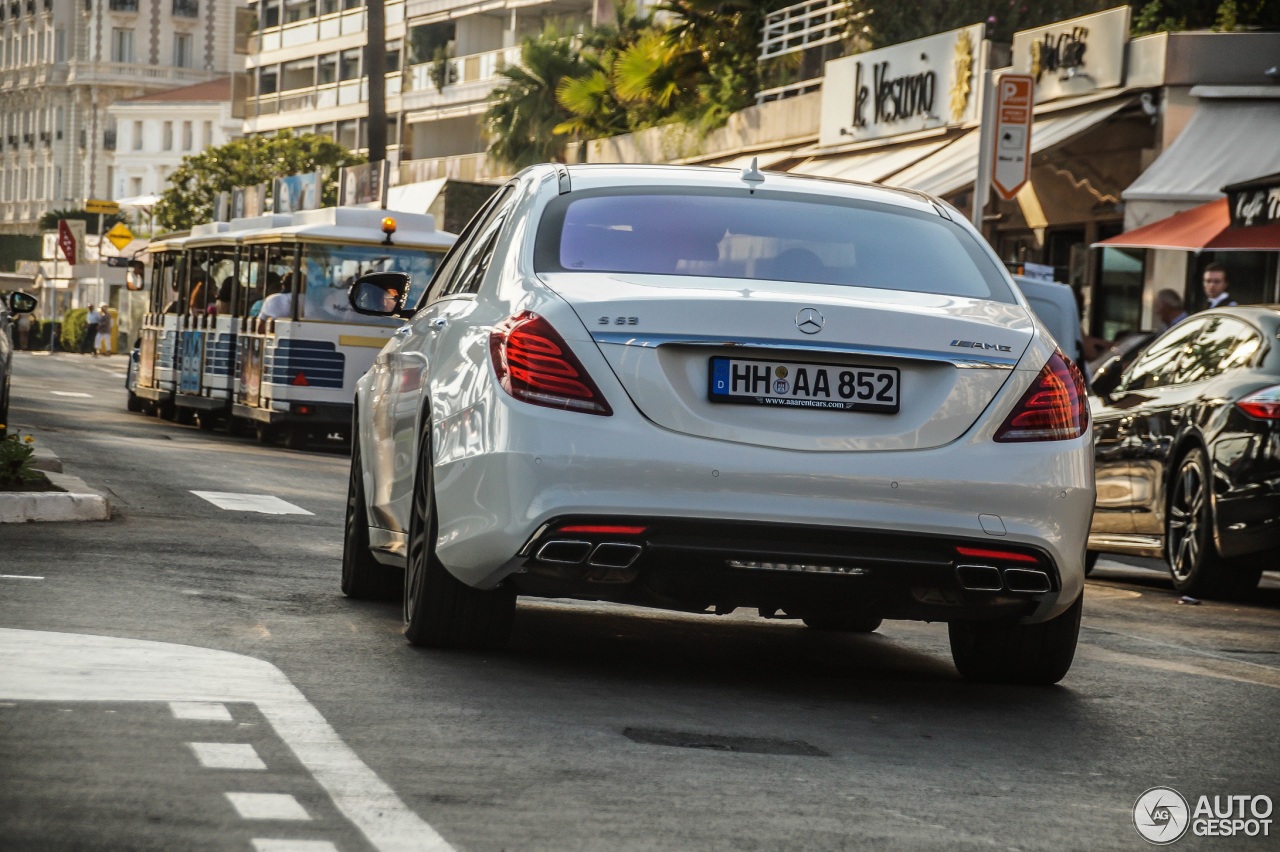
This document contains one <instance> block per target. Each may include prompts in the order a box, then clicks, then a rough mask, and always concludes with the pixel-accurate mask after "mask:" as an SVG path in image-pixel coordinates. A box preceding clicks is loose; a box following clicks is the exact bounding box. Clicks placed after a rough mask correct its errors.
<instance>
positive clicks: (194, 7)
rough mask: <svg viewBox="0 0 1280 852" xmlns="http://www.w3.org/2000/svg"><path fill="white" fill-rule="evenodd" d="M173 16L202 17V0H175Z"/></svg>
mask: <svg viewBox="0 0 1280 852" xmlns="http://www.w3.org/2000/svg"><path fill="white" fill-rule="evenodd" d="M173 16H174V17H175V18H198V17H200V0H173Z"/></svg>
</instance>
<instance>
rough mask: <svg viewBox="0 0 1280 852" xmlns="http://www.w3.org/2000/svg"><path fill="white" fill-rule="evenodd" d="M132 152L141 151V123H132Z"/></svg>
mask: <svg viewBox="0 0 1280 852" xmlns="http://www.w3.org/2000/svg"><path fill="white" fill-rule="evenodd" d="M133 150H135V151H141V150H142V122H141V121H135V122H134V123H133Z"/></svg>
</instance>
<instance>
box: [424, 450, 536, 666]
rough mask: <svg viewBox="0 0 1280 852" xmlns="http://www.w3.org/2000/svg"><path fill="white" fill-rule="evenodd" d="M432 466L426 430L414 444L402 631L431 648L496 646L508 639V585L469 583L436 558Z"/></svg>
mask: <svg viewBox="0 0 1280 852" xmlns="http://www.w3.org/2000/svg"><path fill="white" fill-rule="evenodd" d="M435 502H436V501H435V471H434V464H433V463H432V455H431V436H430V433H429V432H425V431H424V433H423V435H422V438H421V439H420V441H419V444H418V471H417V476H416V477H415V478H414V484H413V511H412V513H411V514H410V516H409V558H408V560H407V564H406V567H405V572H404V635H405V638H406V639H408V640H409V642H410V643H411V644H413V645H425V646H428V647H433V648H497V647H500V646H501V645H503V644H504V643H505V642H506V641H507V637H508V636H509V635H510V633H511V622H512V619H513V617H514V615H515V609H516V596H515V593H514V592H513V591H511V590H510V589H504V588H501V587H499V588H497V589H493V590H491V591H481V590H480V589H473V588H471V587H470V586H468V585H466V584H465V583H463V582H462V581H460V580H458V579H457V578H456V577H454V576H453V575H452V574H450V573H449V571H448V569H446V568H445V567H444V565H442V564H440V560H439V559H437V558H436V553H435V550H436V547H435V543H436V535H437V530H438V529H439V525H438V522H437V519H436V505H435Z"/></svg>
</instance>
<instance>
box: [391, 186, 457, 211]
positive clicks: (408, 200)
mask: <svg viewBox="0 0 1280 852" xmlns="http://www.w3.org/2000/svg"><path fill="white" fill-rule="evenodd" d="M448 180H449V179H448V178H436V179H435V180H424V181H420V182H419V183H406V184H405V185H403V186H393V187H391V188H390V189H388V190H387V209H388V210H395V211H397V212H399V213H426V212H427V208H429V207H430V206H431V205H432V204H433V203H435V200H436V196H438V195H439V194H440V190H442V189H444V185H445V182H446V181H448Z"/></svg>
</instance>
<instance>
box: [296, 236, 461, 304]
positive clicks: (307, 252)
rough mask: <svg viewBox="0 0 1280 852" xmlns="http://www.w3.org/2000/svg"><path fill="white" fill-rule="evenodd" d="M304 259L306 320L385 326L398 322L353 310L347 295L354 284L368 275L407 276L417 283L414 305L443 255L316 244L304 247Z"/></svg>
mask: <svg viewBox="0 0 1280 852" xmlns="http://www.w3.org/2000/svg"><path fill="white" fill-rule="evenodd" d="M302 257H303V264H302V270H303V274H304V275H305V280H306V293H305V295H304V297H303V301H302V318H303V319H308V320H319V321H322V322H344V323H364V324H370V323H371V324H384V323H387V322H394V320H387V319H385V318H381V317H370V316H364V315H362V314H357V313H356V312H355V311H353V310H352V309H351V304H350V302H348V301H347V292H348V291H349V290H350V289H351V284H352V282H354V281H355V280H356V279H357V278H359V277H360V276H361V275H364V274H365V273H368V272H404V273H406V274H408V275H409V277H410V279H411V280H412V282H413V285H412V288H411V289H410V291H409V295H408V299H407V300H406V304H412V303H414V302H416V300H417V299H418V298H420V297H421V295H422V291H423V290H424V289H425V288H426V284H427V282H428V281H430V280H431V276H432V273H434V272H435V269H436V265H437V264H438V263H439V262H440V257H441V255H440V253H438V252H428V251H426V250H424V249H421V248H405V247H388V246H380V245H372V246H338V245H320V244H315V245H306V246H304V247H303V255H302Z"/></svg>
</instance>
